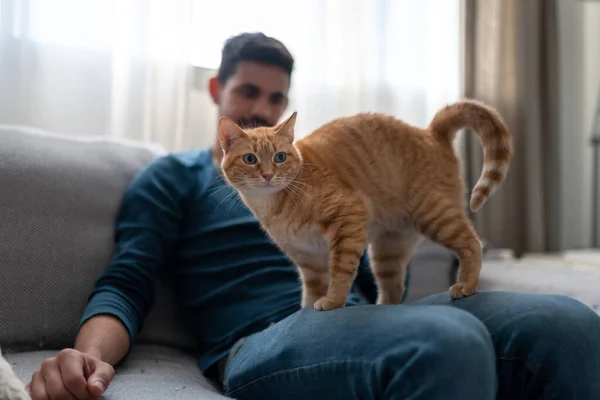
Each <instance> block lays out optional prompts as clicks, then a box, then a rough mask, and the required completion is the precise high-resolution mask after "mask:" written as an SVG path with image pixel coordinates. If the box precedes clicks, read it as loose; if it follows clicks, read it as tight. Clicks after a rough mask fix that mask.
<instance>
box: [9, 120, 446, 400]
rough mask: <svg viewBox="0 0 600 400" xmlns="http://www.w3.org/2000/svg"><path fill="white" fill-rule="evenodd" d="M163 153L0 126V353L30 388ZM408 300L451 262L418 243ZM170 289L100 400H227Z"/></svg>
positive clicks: (67, 337)
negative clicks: (131, 197)
mask: <svg viewBox="0 0 600 400" xmlns="http://www.w3.org/2000/svg"><path fill="white" fill-rule="evenodd" d="M162 152H163V151H162V150H161V149H158V148H150V147H147V146H142V145H141V144H136V143H125V142H117V141H111V140H105V139H99V138H86V137H76V136H69V135H59V134H53V133H48V132H42V131H39V130H34V129H30V128H23V127H15V126H1V125H0V348H1V349H2V353H3V354H4V356H5V357H6V359H7V360H8V361H9V363H10V364H11V365H12V367H13V369H14V371H15V373H16V375H17V376H18V377H19V378H20V379H22V380H23V381H24V382H26V383H27V382H29V379H30V378H31V375H32V374H33V372H34V371H35V370H36V369H37V368H39V366H40V363H41V362H42V360H44V359H45V358H48V357H51V356H53V355H55V354H56V353H57V352H58V351H59V350H60V349H62V348H65V347H71V346H72V345H73V341H74V338H75V335H76V329H77V327H78V323H79V319H80V317H81V314H82V312H83V309H84V307H85V305H86V300H87V297H88V295H89V293H90V291H91V289H92V286H93V283H94V281H95V279H96V278H97V277H98V275H99V274H100V272H101V271H102V270H103V269H104V268H105V267H106V265H107V264H108V262H109V260H110V258H111V256H112V251H113V243H112V239H113V225H114V221H115V217H116V213H117V211H118V208H119V204H120V201H121V196H122V193H123V191H124V190H125V188H126V186H127V185H128V183H129V182H130V181H131V179H132V178H133V177H134V176H135V174H136V173H137V172H138V171H139V170H140V169H141V168H143V167H144V166H145V165H146V164H147V163H148V162H149V161H150V160H152V159H153V158H154V157H157V156H158V155H160V154H161V153H162ZM414 264H415V266H417V267H418V268H413V274H412V284H411V291H410V292H409V297H408V300H409V301H410V300H413V299H415V298H419V297H422V296H424V295H426V294H429V293H434V292H439V291H444V290H447V288H448V286H449V284H450V281H449V277H450V269H449V268H450V267H451V265H452V257H451V255H450V254H449V253H448V252H447V251H445V250H444V249H442V248H440V247H439V246H435V245H431V244H430V243H425V244H424V245H423V246H421V247H420V248H419V250H418V253H417V255H416V256H415V259H414ZM195 350H196V348H195V343H194V340H193V338H192V337H191V336H190V335H189V333H188V332H187V331H186V329H185V328H184V327H183V325H182V323H181V321H180V319H179V316H178V313H177V309H176V307H175V306H174V304H173V301H172V297H171V294H170V287H169V285H168V282H166V283H165V282H160V283H158V284H157V300H156V302H155V305H154V307H153V308H152V310H151V313H150V315H149V317H148V319H147V320H146V322H145V324H144V327H143V331H142V333H141V335H140V337H139V342H138V343H137V344H136V345H135V346H134V348H133V350H132V352H131V353H130V354H129V356H128V357H127V358H126V359H125V360H124V361H123V362H122V363H121V364H120V365H118V366H117V368H116V371H117V374H116V377H115V379H114V381H113V382H112V384H111V385H110V387H109V389H108V391H107V393H106V394H105V396H104V398H105V399H111V400H122V399H127V400H137V399H145V400H147V399H150V400H152V399H194V400H200V399H202V400H210V399H225V398H226V397H224V396H222V395H221V394H220V393H219V387H218V386H217V385H216V384H215V383H214V382H211V381H209V380H207V379H206V378H204V377H203V375H202V373H201V371H199V369H198V367H197V365H196V357H195Z"/></svg>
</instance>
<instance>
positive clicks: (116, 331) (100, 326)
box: [75, 315, 131, 366]
mask: <svg viewBox="0 0 600 400" xmlns="http://www.w3.org/2000/svg"><path fill="white" fill-rule="evenodd" d="M130 346H131V344H130V343H129V333H128V332H127V329H125V326H124V325H123V323H122V322H121V321H120V320H119V319H117V318H115V317H113V316H112V315H96V316H94V317H92V318H90V319H89V320H88V321H87V322H86V323H84V324H83V325H82V327H81V329H80V330H79V333H78V334H77V338H76V339H75V349H76V350H79V351H81V352H82V353H86V354H89V355H91V356H94V357H96V358H98V359H99V360H102V361H104V362H106V363H108V364H110V365H113V366H114V365H116V364H118V363H119V361H121V360H122V359H123V357H125V355H126V354H127V352H128V350H129V348H130Z"/></svg>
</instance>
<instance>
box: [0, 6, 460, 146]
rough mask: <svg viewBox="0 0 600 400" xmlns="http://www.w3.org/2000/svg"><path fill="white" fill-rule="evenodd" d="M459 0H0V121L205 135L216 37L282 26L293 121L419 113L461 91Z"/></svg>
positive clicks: (173, 137) (64, 129)
mask: <svg viewBox="0 0 600 400" xmlns="http://www.w3.org/2000/svg"><path fill="white" fill-rule="evenodd" d="M459 11H460V0H301V1H298V0H253V1H249V0H218V1H205V0H204V1H203V0H112V1H111V0H28V1H27V0H0V35H1V36H0V123H3V124H19V125H28V126H35V127H38V128H42V129H47V130H51V131H58V132H61V133H69V134H94V135H111V136H115V137H123V138H127V139H134V140H141V141H146V142H156V143H159V144H161V145H162V146H164V147H165V148H167V149H168V150H180V149H184V148H188V147H193V146H205V145H208V144H210V143H211V142H212V140H213V138H214V134H215V125H216V118H217V116H216V108H215V107H214V105H212V103H211V102H210V99H209V96H208V93H207V92H206V79H207V78H208V77H209V76H210V74H211V73H213V72H214V69H215V68H217V67H218V64H219V61H220V51H221V47H222V45H223V42H224V40H225V39H226V38H227V37H229V36H232V35H235V34H237V33H240V32H244V31H263V32H264V33H265V34H268V35H272V36H275V37H277V38H278V39H280V40H281V41H282V42H283V43H284V44H286V46H288V48H289V49H290V51H291V52H292V54H293V56H294V57H295V59H296V68H295V71H294V75H293V78H292V90H291V94H290V95H291V101H290V107H289V109H288V113H286V115H287V114H289V113H291V111H292V110H297V111H298V131H299V133H300V135H304V134H306V133H308V132H309V131H310V130H312V129H314V128H316V127H318V126H319V125H321V124H322V123H324V122H326V121H328V120H330V119H333V118H335V117H338V116H341V115H350V114H353V113H356V112H359V111H381V112H386V113H391V114H394V115H396V116H398V117H400V118H404V119H406V120H408V121H409V122H411V123H414V124H417V125H426V124H427V123H428V121H429V119H430V118H431V117H432V115H433V114H434V112H435V111H436V110H437V109H438V108H439V107H441V106H442V105H443V104H445V103H447V102H451V101H454V100H456V99H457V98H458V97H459V94H460V29H459V23H460V22H459V20H460V17H459V15H460V12H459Z"/></svg>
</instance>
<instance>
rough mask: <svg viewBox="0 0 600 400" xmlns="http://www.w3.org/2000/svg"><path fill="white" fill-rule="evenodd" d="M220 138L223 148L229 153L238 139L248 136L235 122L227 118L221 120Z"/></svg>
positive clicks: (219, 127)
mask: <svg viewBox="0 0 600 400" xmlns="http://www.w3.org/2000/svg"><path fill="white" fill-rule="evenodd" d="M218 131H219V133H218V136H219V143H220V144H221V148H222V149H223V151H224V152H225V153H227V152H228V151H229V150H230V149H231V146H232V145H233V142H235V140H236V139H239V138H241V137H244V136H246V133H245V132H244V131H243V130H242V128H240V127H239V126H238V125H237V124H236V123H235V122H233V121H232V120H230V119H229V118H227V117H221V118H219V124H218Z"/></svg>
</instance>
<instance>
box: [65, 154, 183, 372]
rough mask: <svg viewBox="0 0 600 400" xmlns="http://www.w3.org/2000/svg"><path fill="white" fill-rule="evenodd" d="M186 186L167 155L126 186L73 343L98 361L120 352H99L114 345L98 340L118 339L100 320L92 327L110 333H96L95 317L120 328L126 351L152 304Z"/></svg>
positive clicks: (177, 166)
mask: <svg viewBox="0 0 600 400" xmlns="http://www.w3.org/2000/svg"><path fill="white" fill-rule="evenodd" d="M191 185H192V177H191V174H190V172H189V169H188V168H187V167H186V166H185V165H183V164H181V162H179V161H178V160H177V159H176V158H174V157H173V156H166V157H161V158H158V159H157V160H155V161H153V162H152V163H151V164H150V165H149V166H148V167H147V168H145V169H144V171H142V172H141V173H140V174H139V175H138V176H137V177H136V178H135V179H134V180H133V181H132V182H131V184H130V186H129V188H128V189H127V191H126V192H125V194H124V197H123V201H122V205H121V210H120V212H119V215H118V217H117V226H116V231H115V255H114V257H113V260H112V262H111V263H110V265H109V266H108V268H107V269H106V270H105V271H104V272H103V273H102V275H101V276H100V277H99V278H98V280H97V281H96V284H95V286H94V290H93V292H92V294H91V295H90V299H89V303H88V305H87V307H86V309H85V311H84V314H83V317H82V319H81V328H80V329H81V331H80V333H79V335H78V336H77V343H78V344H80V345H81V346H85V347H86V349H87V350H89V351H92V352H93V351H95V349H97V350H98V351H99V352H100V351H101V358H103V359H104V358H105V357H106V358H107V359H110V360H113V361H114V362H118V361H120V360H121V359H122V357H123V356H125V354H126V352H125V353H122V352H120V353H116V352H115V354H105V352H106V351H107V350H106V349H108V348H110V347H111V346H112V345H116V344H117V343H114V344H113V343H111V344H110V346H106V342H107V341H108V340H109V339H107V338H104V339H103V338H102V336H110V338H113V337H114V338H120V337H121V336H122V331H121V330H119V329H118V328H116V327H113V325H114V324H109V323H108V322H106V319H102V320H101V321H102V322H98V324H102V325H104V324H109V325H108V327H111V328H112V329H111V330H110V331H105V330H104V329H102V326H100V325H98V326H99V327H100V328H99V329H97V325H96V324H97V323H96V322H95V320H96V317H97V316H100V315H109V316H112V317H114V318H113V319H112V320H110V321H111V322H115V321H118V322H119V323H120V324H121V325H122V327H123V328H125V331H126V333H127V336H128V342H127V343H126V346H123V347H126V348H127V350H129V347H130V346H131V345H133V344H134V343H135V341H136V337H137V335H138V333H139V331H140V330H141V327H142V324H143V321H144V319H145V317H146V316H147V314H148V312H149V311H150V308H151V307H152V304H153V302H154V285H155V281H156V279H157V278H159V277H160V272H161V269H162V267H163V265H164V261H165V260H166V259H167V258H168V257H169V255H170V252H171V249H172V245H173V243H174V241H175V240H176V238H177V236H178V232H179V224H180V222H181V218H182V213H183V211H182V201H183V200H184V198H185V197H186V196H187V194H188V192H189V189H190V188H191ZM92 321H94V322H92ZM88 322H90V324H89V325H88ZM84 327H85V329H84ZM110 341H112V340H110ZM119 344H120V342H119ZM117 347H119V348H120V346H117ZM108 351H111V352H112V351H114V350H108Z"/></svg>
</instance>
